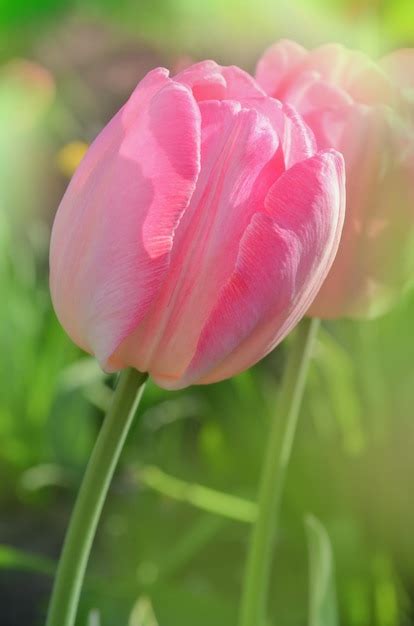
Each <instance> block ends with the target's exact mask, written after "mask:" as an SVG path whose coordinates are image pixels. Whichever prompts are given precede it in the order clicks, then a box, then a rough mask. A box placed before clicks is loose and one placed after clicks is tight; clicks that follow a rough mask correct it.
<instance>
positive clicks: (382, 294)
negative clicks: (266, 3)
mask: <svg viewBox="0 0 414 626" xmlns="http://www.w3.org/2000/svg"><path fill="white" fill-rule="evenodd" d="M256 77H257V80H258V82H259V83H260V85H261V86H262V87H263V89H264V90H265V91H266V92H267V93H268V94H269V95H271V96H274V97H276V98H279V99H280V100H282V101H284V102H287V103H290V104H291V105H293V106H295V107H296V108H297V110H298V111H299V113H301V114H302V116H303V118H304V119H305V121H306V122H307V124H308V125H309V126H310V128H311V129H312V130H313V132H314V134H315V137H316V140H317V145H318V148H319V149H325V148H327V147H334V148H336V149H337V150H340V151H341V152H342V153H343V155H344V158H345V167H346V181H347V182H346V191H347V194H346V195H347V207H346V219H345V225H344V231H343V235H342V240H341V244H340V247H339V251H338V255H337V257H336V259H335V262H334V264H333V266H332V269H331V271H330V273H329V275H328V278H327V280H326V281H325V283H324V285H323V286H322V289H321V290H320V292H319V294H318V296H317V297H316V299H315V301H314V303H313V305H312V307H311V308H310V311H309V313H310V314H311V315H317V316H319V317H325V318H330V317H332V318H333V317H339V316H350V317H372V316H375V315H378V314H380V313H382V312H385V311H386V310H387V309H388V308H389V307H390V306H391V305H392V304H393V303H394V302H395V300H396V299H397V298H398V297H399V296H400V294H401V292H402V291H403V290H404V289H405V288H406V287H407V286H408V285H409V284H410V282H412V280H413V277H414V97H413V94H414V91H413V88H414V50H401V51H398V52H395V53H393V54H391V55H390V56H388V57H385V58H383V59H381V60H380V61H379V62H378V63H374V62H373V61H371V60H370V59H369V58H368V57H366V56H365V55H364V54H362V53H360V52H355V51H351V50H347V49H345V48H344V47H342V46H340V45H337V44H329V45H324V46H321V47H319V48H316V49H315V50H312V51H310V52H308V51H307V50H305V48H303V47H302V46H299V45H298V44H296V43H294V42H292V41H284V40H282V41H280V42H279V43H276V44H275V45H273V46H272V47H271V48H269V49H268V50H267V51H266V52H265V54H264V55H263V57H262V58H261V60H260V61H259V64H258V67H257V74H256Z"/></svg>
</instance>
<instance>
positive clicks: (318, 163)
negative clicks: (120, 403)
mask: <svg viewBox="0 0 414 626" xmlns="http://www.w3.org/2000/svg"><path fill="white" fill-rule="evenodd" d="M344 206H345V194H344V174H343V159H342V157H341V155H340V154H338V153H336V152H334V151H328V152H322V153H318V154H317V155H316V156H314V157H312V158H310V159H308V160H307V161H303V162H301V163H297V164H296V165H294V166H293V167H292V168H291V169H289V170H288V171H286V172H285V173H284V174H283V175H282V176H281V177H280V178H279V179H278V180H277V181H276V183H275V184H274V185H273V187H272V188H271V189H270V191H269V193H268V196H267V198H266V212H262V213H256V214H255V215H254V216H253V217H252V219H251V222H250V224H249V226H248V228H247V229H246V232H245V234H244V236H243V239H242V241H241V244H240V248H239V254H238V257H237V261H236V264H235V268H234V271H233V273H232V275H231V276H230V278H229V280H228V281H227V283H226V284H225V285H224V286H223V288H222V289H221V292H220V293H219V295H218V298H217V303H216V305H215V307H214V309H213V311H212V312H211V313H210V315H209V317H208V319H207V321H206V323H205V325H204V329H203V332H202V334H201V336H200V339H199V342H198V345H197V350H196V353H195V355H194V358H193V360H192V361H191V364H190V366H189V368H188V369H187V371H186V373H185V375H184V376H183V378H182V380H181V381H180V385H181V386H185V385H187V384H190V383H191V382H194V381H198V382H214V381H215V380H219V379H221V378H225V377H227V376H231V375H233V374H235V373H237V372H240V371H242V370H243V369H245V368H246V367H248V366H249V365H251V364H252V363H254V362H256V361H258V360H259V359H260V358H262V357H263V356H265V354H267V353H268V352H270V351H271V350H272V349H273V348H274V347H275V346H276V345H277V344H278V343H279V342H280V341H281V340H282V339H283V338H284V337H285V336H286V335H287V333H288V332H289V331H290V330H291V329H292V328H293V326H294V325H295V324H296V323H297V322H298V320H299V319H300V318H301V317H302V316H303V315H304V313H305V312H306V310H307V308H308V306H309V304H310V303H311V302H312V300H313V298H314V297H315V295H316V293H317V291H318V289H319V288H320V286H321V284H322V283H323V280H324V278H325V276H326V274H327V272H328V270H329V268H330V266H331V264H332V261H333V259H334V257H335V254H336V251H337V248H338V244H339V239H340V234H341V230H342V224H343V219H344Z"/></svg>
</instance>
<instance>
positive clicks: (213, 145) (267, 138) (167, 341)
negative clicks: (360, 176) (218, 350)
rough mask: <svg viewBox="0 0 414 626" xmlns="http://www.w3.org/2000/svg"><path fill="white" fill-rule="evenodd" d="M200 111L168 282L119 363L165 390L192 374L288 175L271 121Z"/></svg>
mask: <svg viewBox="0 0 414 626" xmlns="http://www.w3.org/2000/svg"><path fill="white" fill-rule="evenodd" d="M200 111H201V114H202V148H201V161H202V168H201V171H200V175H199V178H198V182H197V189H196V191H195V192H194V194H193V197H192V200H191V203H190V206H189V208H188V210H187V211H186V213H185V215H184V216H183V218H182V220H181V222H180V225H179V227H178V229H177V231H176V235H175V240H174V246H173V250H172V256H171V266H170V270H169V273H168V278H167V280H166V282H165V284H164V287H163V289H162V290H161V291H160V293H159V296H158V298H157V299H156V301H155V302H154V305H153V306H152V308H151V310H150V312H149V314H148V316H147V318H146V319H145V320H144V321H143V323H142V324H141V325H140V327H139V328H138V329H137V332H136V333H134V334H133V335H132V336H129V337H128V339H127V340H126V341H125V345H123V346H121V347H120V350H119V351H118V352H119V354H118V355H117V357H118V358H119V360H120V362H127V363H129V364H132V365H134V366H135V367H136V368H138V369H141V370H142V369H145V370H148V371H150V373H151V374H152V376H153V378H154V379H155V380H156V381H157V382H158V383H160V384H163V383H162V381H163V380H165V379H167V378H168V379H178V378H179V377H180V376H181V374H182V372H183V371H184V370H185V368H186V367H187V365H188V362H189V359H191V356H192V354H193V353H194V350H195V346H196V344H197V340H198V337H199V334H200V331H201V328H202V326H203V323H204V321H205V318H206V316H207V315H208V312H209V311H210V310H211V308H212V307H213V305H214V303H215V301H216V297H217V292H218V291H219V290H220V288H221V286H222V285H223V284H225V282H226V281H227V280H228V278H229V276H230V275H231V273H232V271H233V268H234V264H235V262H236V258H237V254H238V248H239V243H240V240H241V238H242V236H243V233H244V231H245V229H246V228H247V226H248V224H249V222H250V220H251V217H252V215H253V214H254V213H255V212H257V211H259V210H263V207H264V201H265V197H266V194H267V193H268V190H269V188H270V187H271V186H272V185H273V183H274V182H275V180H276V179H277V178H278V176H280V175H281V174H282V172H283V171H284V170H283V168H280V167H279V168H278V166H277V163H276V161H275V155H276V153H277V149H278V137H277V134H276V133H275V132H274V130H273V127H272V124H271V123H270V121H269V120H268V119H267V118H266V117H265V116H263V115H261V114H260V113H259V112H257V111H255V110H253V109H246V108H243V107H242V106H241V105H240V104H239V103H237V102H234V101H217V100H216V101H208V102H207V101H206V102H202V103H201V104H200ZM138 359H139V360H138Z"/></svg>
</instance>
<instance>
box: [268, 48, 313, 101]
mask: <svg viewBox="0 0 414 626" xmlns="http://www.w3.org/2000/svg"><path fill="white" fill-rule="evenodd" d="M306 54H307V50H306V49H305V48H303V47H302V46H300V45H299V44H297V43H295V42H294V41H289V40H288V39H281V40H280V41H278V42H277V43H275V44H273V45H272V46H270V48H268V49H267V50H266V51H265V53H264V54H263V56H262V57H261V59H260V61H259V63H258V64H257V68H256V80H257V82H258V83H259V85H260V86H261V87H262V88H263V89H264V91H265V92H266V93H267V94H269V95H270V96H274V97H276V98H282V97H283V92H284V89H285V88H286V87H287V84H288V82H289V80H290V77H291V72H292V71H293V70H294V69H295V67H296V66H297V65H298V64H299V63H300V61H302V60H303V59H304V58H305V56H306Z"/></svg>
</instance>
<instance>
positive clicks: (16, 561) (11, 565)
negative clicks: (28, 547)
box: [0, 544, 55, 576]
mask: <svg viewBox="0 0 414 626" xmlns="http://www.w3.org/2000/svg"><path fill="white" fill-rule="evenodd" d="M0 569H10V570H23V571H34V572H40V573H41V574H46V575H48V576H53V575H54V573H55V564H54V562H53V561H52V560H50V559H47V558H45V557H43V556H37V555H35V554H29V553H27V552H23V551H22V550H17V549H16V548H12V547H10V546H6V545H2V544H0Z"/></svg>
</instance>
